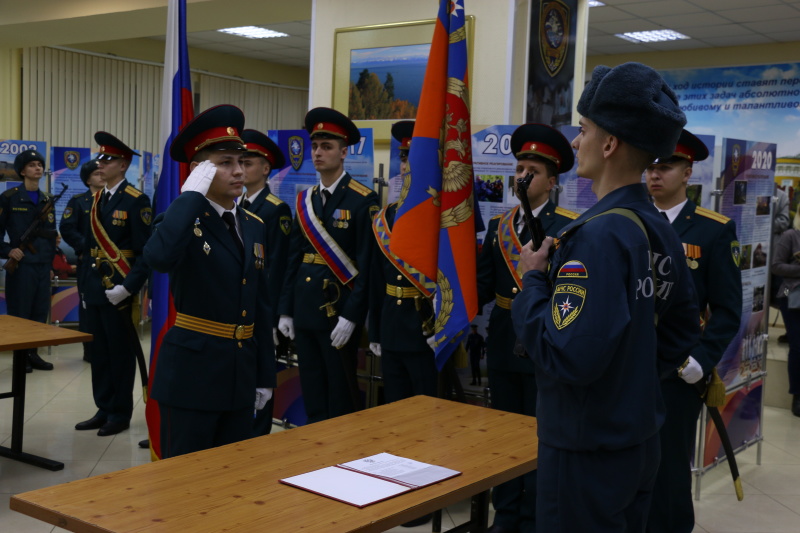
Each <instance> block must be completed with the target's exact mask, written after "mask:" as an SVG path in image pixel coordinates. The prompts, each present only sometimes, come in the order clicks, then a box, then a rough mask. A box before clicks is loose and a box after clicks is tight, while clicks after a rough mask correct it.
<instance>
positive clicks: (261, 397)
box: [256, 389, 272, 411]
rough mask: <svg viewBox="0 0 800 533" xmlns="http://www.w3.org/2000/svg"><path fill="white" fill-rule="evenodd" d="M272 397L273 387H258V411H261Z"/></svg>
mask: <svg viewBox="0 0 800 533" xmlns="http://www.w3.org/2000/svg"><path fill="white" fill-rule="evenodd" d="M270 398H272V389H256V411H260V410H262V409H263V408H264V406H265V405H267V402H268V401H269V399H270Z"/></svg>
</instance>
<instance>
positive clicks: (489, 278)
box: [478, 200, 578, 373]
mask: <svg viewBox="0 0 800 533" xmlns="http://www.w3.org/2000/svg"><path fill="white" fill-rule="evenodd" d="M513 209H520V210H521V208H518V207H515V208H513ZM520 216H521V215H520ZM501 217H502V215H498V216H496V217H493V218H492V219H491V220H490V221H489V229H488V230H487V231H486V237H485V238H484V240H483V247H482V248H481V253H480V255H479V256H478V299H479V304H480V306H481V307H482V306H484V305H486V304H487V303H489V302H491V301H493V300H494V299H495V295H496V294H499V295H500V296H502V297H504V298H511V299H513V298H514V297H515V296H516V295H517V292H518V289H517V283H516V281H514V277H513V276H512V275H511V272H510V271H509V269H508V266H507V263H506V260H505V258H504V257H503V253H502V251H501V243H500V239H499V237H498V235H497V228H498V226H499V224H500V218H501ZM576 218H578V214H577V213H573V212H572V211H568V210H566V209H563V208H557V207H556V205H555V204H554V203H553V202H551V201H549V200H548V201H547V203H546V204H545V205H544V207H543V208H542V209H541V211H540V213H539V219H540V220H541V221H542V228H543V229H544V232H545V234H546V235H548V236H550V237H554V236H555V235H556V233H557V232H558V230H560V229H561V228H563V227H564V226H565V225H567V224H568V223H569V222H571V221H573V220H575V219H576ZM519 237H520V242H521V243H522V244H523V245H524V244H525V243H527V242H528V241H530V238H531V237H530V235H529V232H528V229H527V227H526V228H524V229H523V230H522V233H521V234H520V235H519ZM516 340H517V336H516V335H515V334H514V327H513V325H512V323H511V310H510V309H503V308H502V307H500V306H499V305H495V306H494V307H493V308H492V312H491V315H489V326H488V328H487V339H486V352H487V359H486V364H487V366H488V367H490V368H496V369H498V370H507V371H512V372H525V373H533V371H534V367H533V360H532V359H530V358H529V357H520V356H518V355H515V354H514V344H515V343H516Z"/></svg>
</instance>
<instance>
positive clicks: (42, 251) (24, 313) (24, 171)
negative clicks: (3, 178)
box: [0, 150, 56, 372]
mask: <svg viewBox="0 0 800 533" xmlns="http://www.w3.org/2000/svg"><path fill="white" fill-rule="evenodd" d="M14 170H15V171H16V173H17V175H18V176H19V177H20V178H22V181H23V183H22V186H20V187H14V188H13V189H9V190H7V191H5V192H4V193H3V194H2V195H0V257H2V258H4V259H9V258H13V259H14V260H16V261H18V264H17V268H16V270H14V271H13V272H9V271H6V305H7V306H8V314H9V315H12V316H18V317H20V318H27V319H29V320H35V321H36V322H42V323H45V322H47V315H48V312H49V311H50V269H51V268H52V264H53V255H55V251H56V223H55V215H54V211H50V213H48V214H47V216H46V218H47V219H46V220H44V221H42V223H41V224H40V225H39V231H38V234H37V235H36V237H35V238H34V239H33V241H32V242H31V244H32V246H30V247H28V248H25V249H24V250H23V249H22V248H20V246H21V244H23V243H21V242H20V240H21V238H22V236H23V234H24V233H25V231H26V230H27V229H28V228H29V227H30V226H31V224H33V222H34V221H35V220H36V219H37V218H38V217H40V216H41V211H42V208H43V207H44V205H45V204H46V203H47V200H48V198H49V197H50V195H48V194H47V193H46V192H44V191H41V190H39V180H41V179H42V176H43V175H44V156H43V155H42V154H40V153H39V152H37V151H36V150H25V151H24V152H22V153H21V154H19V155H17V157H16V158H15V159H14ZM6 233H8V239H9V240H8V241H6V240H5V239H4V238H3V237H4V236H5V234H6ZM25 361H26V364H25V370H26V371H27V372H31V371H32V369H33V368H35V369H36V370H53V363H48V362H47V361H45V360H43V359H42V358H41V357H39V354H38V352H37V351H36V348H31V349H29V350H27V354H26V358H25Z"/></svg>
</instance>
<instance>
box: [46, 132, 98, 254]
mask: <svg viewBox="0 0 800 533" xmlns="http://www.w3.org/2000/svg"><path fill="white" fill-rule="evenodd" d="M91 157H92V154H91V152H90V150H89V149H88V148H75V147H66V146H53V147H52V148H51V149H50V168H51V169H52V171H53V176H52V183H53V185H52V186H51V192H52V193H53V194H58V193H60V192H61V189H62V186H63V185H66V186H67V187H68V189H67V192H65V193H64V196H62V197H61V199H60V200H59V201H58V202H57V203H56V221H57V222H56V225H59V224H60V223H61V215H62V214H64V209H66V207H67V204H68V203H69V200H70V198H72V197H73V196H75V195H76V194H83V193H85V192H86V185H84V184H83V182H82V181H81V166H82V165H83V164H84V163H85V162H87V161H89V160H90V159H91ZM61 250H62V251H63V252H64V253H65V254H67V258H68V259H69V261H70V262H71V263H75V261H76V258H75V251H74V250H73V249H72V247H71V246H70V245H68V244H67V243H66V242H63V241H62V242H61Z"/></svg>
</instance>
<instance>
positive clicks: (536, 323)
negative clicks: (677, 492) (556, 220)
mask: <svg viewBox="0 0 800 533" xmlns="http://www.w3.org/2000/svg"><path fill="white" fill-rule="evenodd" d="M578 112H579V113H580V114H581V115H582V116H581V118H580V121H579V123H580V132H579V134H578V136H577V137H575V139H574V140H573V141H572V146H573V147H574V148H576V149H577V160H578V169H577V173H578V175H579V176H582V177H585V178H587V179H590V180H591V181H592V192H594V193H595V195H596V196H597V198H598V202H597V203H596V204H595V205H594V206H593V207H591V208H590V209H588V210H587V211H586V212H585V213H583V214H582V215H581V216H580V217H578V218H577V219H576V220H574V221H572V222H570V223H569V224H567V225H566V226H564V228H562V229H561V231H559V233H558V238H559V245H558V247H557V248H556V250H555V253H554V254H553V256H552V261H550V259H549V256H550V252H551V246H552V245H553V239H552V238H551V237H547V238H546V239H545V240H544V242H543V244H542V246H541V247H540V248H539V250H537V251H536V252H534V251H533V250H532V248H531V247H529V246H524V247H523V249H522V254H521V255H522V257H521V259H520V265H521V271H522V272H524V274H523V275H522V291H520V292H519V293H518V294H517V296H516V298H515V299H514V303H513V306H512V308H511V315H512V319H513V322H514V331H515V332H516V334H517V337H518V338H519V339H520V340H521V341H522V345H523V347H524V348H525V350H526V351H527V353H528V355H529V356H530V357H531V359H533V362H534V365H535V372H536V385H537V387H538V389H539V396H538V398H537V406H536V418H537V421H538V432H539V462H538V472H537V478H538V480H537V487H536V510H537V512H536V529H537V531H546V532H548V533H559V532H564V533H566V532H569V533H572V532H575V531H604V532H619V533H622V532H627V531H643V530H644V528H645V525H646V523H647V514H648V511H649V509H650V501H651V499H652V490H653V486H654V484H655V479H656V473H657V471H658V461H659V455H660V439H659V435H658V433H659V429H660V427H661V425H662V424H663V421H664V402H663V400H662V398H661V390H660V386H659V376H660V375H661V373H662V372H663V371H666V370H668V369H671V370H673V371H674V369H675V368H677V367H679V366H680V365H681V363H683V362H684V361H685V360H686V358H687V357H688V356H689V354H690V352H691V350H692V349H694V347H695V346H696V344H697V342H698V338H699V324H698V320H697V316H698V310H697V297H696V296H695V294H694V285H693V283H692V278H691V274H689V268H688V266H687V265H686V260H685V255H684V252H683V248H682V246H681V243H680V240H679V239H678V236H677V234H676V233H675V231H674V230H673V229H672V228H671V227H670V226H669V223H668V222H667V221H666V220H665V219H664V218H663V217H662V216H661V215H660V214H659V213H658V211H657V210H656V209H655V208H654V207H653V205H652V204H651V203H650V202H649V198H648V195H647V190H646V189H645V186H644V184H643V183H642V173H643V172H644V171H645V169H646V168H647V166H648V165H649V164H650V163H652V161H653V159H655V158H656V157H665V156H669V155H670V154H672V153H673V151H674V149H675V144H676V143H677V141H678V137H679V136H680V133H681V129H682V128H683V125H684V124H686V117H685V116H684V114H683V112H682V111H681V109H680V107H679V105H678V99H677V97H676V96H675V93H674V92H673V91H672V89H670V87H669V85H667V83H666V82H665V81H664V80H663V79H662V78H661V76H660V75H659V74H658V73H657V72H656V71H655V70H653V69H652V68H650V67H647V66H646V65H642V64H641V63H624V64H622V65H619V66H617V67H614V68H613V69H611V68H608V67H606V66H598V67H596V68H595V69H594V71H593V73H592V79H591V81H590V82H589V84H587V86H586V88H585V89H584V91H583V94H582V95H581V98H580V101H579V102H578ZM548 266H549V268H548Z"/></svg>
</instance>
